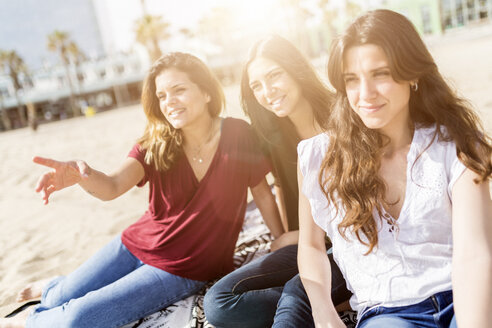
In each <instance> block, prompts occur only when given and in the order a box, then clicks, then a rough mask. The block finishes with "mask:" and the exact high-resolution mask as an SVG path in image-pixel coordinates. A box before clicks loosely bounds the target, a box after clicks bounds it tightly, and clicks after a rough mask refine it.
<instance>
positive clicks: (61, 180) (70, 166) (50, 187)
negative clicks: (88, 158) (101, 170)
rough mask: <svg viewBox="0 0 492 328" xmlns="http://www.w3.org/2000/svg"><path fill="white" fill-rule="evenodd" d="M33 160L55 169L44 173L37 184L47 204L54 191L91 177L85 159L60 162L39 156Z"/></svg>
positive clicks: (38, 190) (37, 188)
mask: <svg viewBox="0 0 492 328" xmlns="http://www.w3.org/2000/svg"><path fill="white" fill-rule="evenodd" d="M32 160H33V162H34V163H36V164H40V165H44V166H47V167H51V168H52V169H53V170H52V171H51V172H47V173H45V174H43V175H42V176H41V177H40V178H39V180H38V182H37V184H36V192H41V195H42V196H43V201H44V204H45V205H46V204H48V198H49V197H50V195H51V194H52V193H53V192H55V191H57V190H61V189H63V188H66V187H70V186H72V185H74V184H76V183H79V182H80V181H81V180H82V179H87V178H88V177H89V172H90V168H89V166H88V165H87V163H85V162H84V161H69V162H59V161H56V160H53V159H49V158H44V157H39V156H36V157H34V158H33V159H32Z"/></svg>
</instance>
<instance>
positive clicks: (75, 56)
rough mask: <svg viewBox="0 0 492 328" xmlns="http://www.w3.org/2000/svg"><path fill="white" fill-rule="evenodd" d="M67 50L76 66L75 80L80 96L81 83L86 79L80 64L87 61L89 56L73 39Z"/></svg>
mask: <svg viewBox="0 0 492 328" xmlns="http://www.w3.org/2000/svg"><path fill="white" fill-rule="evenodd" d="M67 51H68V57H69V60H70V62H71V63H72V64H73V65H74V67H75V75H76V79H75V81H76V82H77V92H78V94H79V96H80V95H81V94H82V88H81V83H82V81H83V79H84V78H83V75H82V74H81V73H80V64H82V63H83V62H84V61H86V60H87V57H86V55H85V54H84V52H83V51H82V50H80V48H79V46H78V45H77V44H76V43H75V42H73V41H71V42H70V43H69V44H68V46H67Z"/></svg>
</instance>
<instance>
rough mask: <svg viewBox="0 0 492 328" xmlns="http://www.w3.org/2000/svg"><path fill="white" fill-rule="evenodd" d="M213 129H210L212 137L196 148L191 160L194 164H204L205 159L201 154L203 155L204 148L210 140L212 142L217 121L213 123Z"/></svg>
mask: <svg viewBox="0 0 492 328" xmlns="http://www.w3.org/2000/svg"><path fill="white" fill-rule="evenodd" d="M211 125H212V127H211V128H210V135H209V136H208V138H207V139H206V140H205V141H204V142H203V143H202V144H201V145H200V146H199V147H197V148H196V150H195V151H194V153H195V154H194V155H192V156H191V160H192V161H193V162H198V163H199V164H202V163H203V158H202V156H201V153H202V147H203V146H204V145H205V144H207V143H208V142H209V141H210V140H212V137H213V136H214V135H215V133H214V132H215V119H214V120H213V121H212V123H211Z"/></svg>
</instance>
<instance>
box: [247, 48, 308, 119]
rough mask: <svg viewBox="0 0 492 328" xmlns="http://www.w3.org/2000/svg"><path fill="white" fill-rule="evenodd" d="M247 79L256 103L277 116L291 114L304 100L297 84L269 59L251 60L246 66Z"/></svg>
mask: <svg viewBox="0 0 492 328" xmlns="http://www.w3.org/2000/svg"><path fill="white" fill-rule="evenodd" d="M248 79H249V87H250V88H251V90H252V91H253V94H254V96H255V98H256V100H257V101H258V103H259V104H260V105H261V106H263V107H265V108H266V109H267V110H269V111H271V112H272V113H274V114H275V115H277V116H278V117H286V116H290V115H292V114H293V113H294V112H295V111H296V109H298V108H299V104H300V103H301V102H302V101H303V100H304V98H303V96H302V93H301V87H300V86H299V84H298V83H297V82H296V81H295V80H294V79H293V78H292V77H291V76H290V75H289V73H287V72H286V71H285V70H284V69H283V68H282V67H281V66H279V65H278V64H277V63H275V62H274V61H272V60H270V59H266V58H262V57H258V58H256V59H255V60H253V61H252V62H251V63H250V64H249V66H248Z"/></svg>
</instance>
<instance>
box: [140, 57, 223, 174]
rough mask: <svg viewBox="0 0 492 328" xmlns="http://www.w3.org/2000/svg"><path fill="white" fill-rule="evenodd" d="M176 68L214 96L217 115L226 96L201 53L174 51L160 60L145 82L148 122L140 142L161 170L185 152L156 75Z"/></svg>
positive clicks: (210, 105)
mask: <svg viewBox="0 0 492 328" xmlns="http://www.w3.org/2000/svg"><path fill="white" fill-rule="evenodd" d="M169 68H175V69H177V70H179V71H181V72H183V73H186V75H187V76H188V78H189V79H190V80H191V81H192V82H193V83H195V84H196V85H197V86H198V87H199V88H200V90H202V91H203V92H205V93H207V94H208V95H209V96H210V102H209V103H208V107H207V109H208V112H209V113H210V116H212V117H217V116H219V114H220V113H221V111H222V109H223V107H224V103H225V99H224V93H223V91H222V87H221V85H220V83H219V81H218V80H217V78H216V77H215V76H214V74H213V73H212V72H211V71H210V69H209V68H208V67H207V65H205V64H204V63H203V62H202V61H201V60H200V59H198V58H197V57H195V56H193V55H191V54H188V53H182V52H171V53H168V54H165V55H163V56H162V57H161V58H159V59H158V60H156V61H155V62H154V64H153V65H152V67H151V68H150V70H149V73H148V74H147V77H146V78H145V80H144V83H143V90H142V106H143V109H144V112H145V116H147V125H146V127H145V131H144V134H143V136H142V137H140V139H138V143H139V144H140V146H141V147H142V148H143V149H145V150H146V151H147V152H146V154H145V162H146V163H147V164H149V165H150V164H152V165H154V167H155V168H156V169H157V170H159V171H165V170H168V169H169V168H170V167H171V166H172V165H173V164H174V162H175V161H176V159H177V158H178V156H179V155H180V154H181V153H182V145H183V136H182V134H181V130H180V129H175V128H174V127H173V126H172V125H171V124H170V123H169V122H168V121H167V119H166V118H165V117H164V114H163V113H162V112H161V109H160V107H159V99H157V96H156V87H155V79H156V77H157V76H158V75H159V74H160V73H161V72H163V71H165V70H166V69H169Z"/></svg>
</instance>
